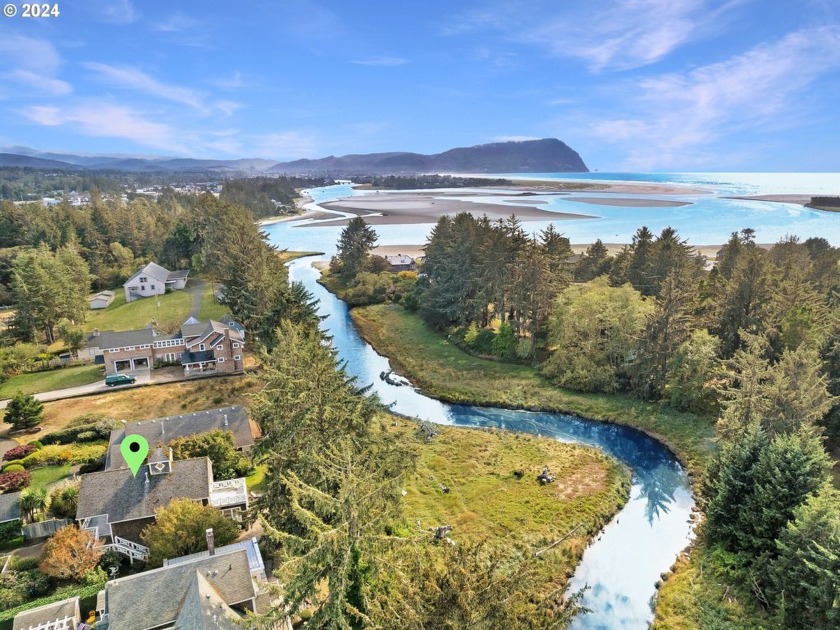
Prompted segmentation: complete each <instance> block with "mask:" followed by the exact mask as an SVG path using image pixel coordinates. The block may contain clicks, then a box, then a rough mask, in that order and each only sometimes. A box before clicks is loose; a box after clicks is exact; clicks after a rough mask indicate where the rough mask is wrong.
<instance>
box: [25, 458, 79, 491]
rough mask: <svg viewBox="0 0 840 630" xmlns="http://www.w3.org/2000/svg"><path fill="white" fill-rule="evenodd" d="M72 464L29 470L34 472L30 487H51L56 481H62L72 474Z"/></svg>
mask: <svg viewBox="0 0 840 630" xmlns="http://www.w3.org/2000/svg"><path fill="white" fill-rule="evenodd" d="M70 468H71V466H70V465H69V464H67V465H64V466H44V467H43V468H33V469H32V470H30V471H29V472H30V473H32V482H31V483H30V484H29V487H30V488H49V487H50V486H51V485H53V484H54V483H56V482H58V481H61V480H62V479H64V478H65V477H66V476H67V475H69V474H70Z"/></svg>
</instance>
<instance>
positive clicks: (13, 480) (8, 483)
mask: <svg viewBox="0 0 840 630" xmlns="http://www.w3.org/2000/svg"><path fill="white" fill-rule="evenodd" d="M30 481H32V475H30V474H29V471H28V470H23V471H18V472H6V473H2V474H0V493H3V494H5V493H7V492H17V491H18V490H23V489H24V488H25V487H26V486H28V485H29V482H30Z"/></svg>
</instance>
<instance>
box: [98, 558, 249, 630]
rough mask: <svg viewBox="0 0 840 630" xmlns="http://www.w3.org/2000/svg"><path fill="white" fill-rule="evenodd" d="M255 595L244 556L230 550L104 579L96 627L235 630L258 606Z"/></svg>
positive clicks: (125, 629)
mask: <svg viewBox="0 0 840 630" xmlns="http://www.w3.org/2000/svg"><path fill="white" fill-rule="evenodd" d="M220 551H221V550H220ZM257 595H258V588H257V584H256V583H255V582H254V580H253V579H252V577H251V571H250V568H249V563H248V554H247V553H246V552H245V550H244V549H233V550H231V551H229V552H222V553H216V554H214V555H211V556H205V557H201V558H195V559H192V560H189V561H187V562H182V563H178V564H173V565H169V566H165V567H162V568H160V569H154V570H152V571H146V572H144V573H138V574H136V575H130V576H127V577H124V578H120V579H117V580H112V581H110V582H108V583H106V584H105V589H104V590H103V591H100V593H99V596H98V598H97V609H98V612H99V614H100V621H99V623H97V625H96V627H97V630H98V629H99V628H108V629H110V630H156V629H158V628H179V629H180V628H183V629H184V630H187V629H190V630H193V629H194V630H201V629H204V628H207V629H210V628H221V629H222V630H240V629H241V628H242V626H240V625H237V623H236V620H237V619H239V618H240V615H241V614H242V613H243V612H244V611H246V610H250V611H254V612H255V611H256V610H257ZM237 611H238V612H237Z"/></svg>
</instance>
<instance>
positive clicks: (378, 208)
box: [303, 190, 595, 226]
mask: <svg viewBox="0 0 840 630" xmlns="http://www.w3.org/2000/svg"><path fill="white" fill-rule="evenodd" d="M494 194H498V193H494V192H493V191H492V190H484V191H481V192H479V193H475V192H473V193H466V194H465V193H463V192H458V193H442V192H440V191H436V192H435V193H382V194H374V195H366V196H363V197H347V198H345V199H339V200H337V201H331V202H327V203H322V204H321V207H323V208H324V209H326V210H338V211H341V212H348V213H350V214H353V215H355V216H357V217H364V219H365V221H367V222H368V223H369V224H370V225H410V224H417V223H435V222H436V221H437V219H438V218H439V217H441V216H450V217H452V216H455V215H456V214H458V213H460V212H469V213H471V214H472V215H473V216H482V215H485V214H486V215H487V217H488V218H489V219H491V220H497V219H505V218H507V217H509V216H510V215H511V214H515V215H516V216H517V218H519V219H520V220H522V221H560V220H563V219H592V218H595V217H593V216H591V215H587V214H583V213H581V214H577V213H571V212H549V211H547V210H542V209H540V208H537V207H535V205H536V204H533V205H508V206H506V205H501V204H495V203H488V202H484V201H465V200H463V199H462V198H463V197H469V196H482V197H487V196H494ZM498 196H499V199H500V200H502V199H508V198H510V194H509V193H508V194H505V195H501V194H498ZM457 197H461V199H459V198H457ZM517 201H518V200H517ZM533 201H535V200H530V201H529V202H526V203H532V202H533ZM303 218H307V219H308V218H321V219H325V218H326V217H325V216H324V213H322V212H313V213H306V214H305V215H303ZM346 224H347V219H346V218H341V217H338V218H333V219H331V220H325V221H322V222H320V223H318V225H319V226H320V225H346Z"/></svg>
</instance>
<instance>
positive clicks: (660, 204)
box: [566, 197, 691, 208]
mask: <svg viewBox="0 0 840 630" xmlns="http://www.w3.org/2000/svg"><path fill="white" fill-rule="evenodd" d="M566 201H576V202H578V203H591V204H595V205H598V206H624V207H627V208H679V207H680V206H689V205H691V203H690V202H688V201H671V200H670V199H667V200H666V199H638V198H629V197H569V198H568V199H566Z"/></svg>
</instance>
